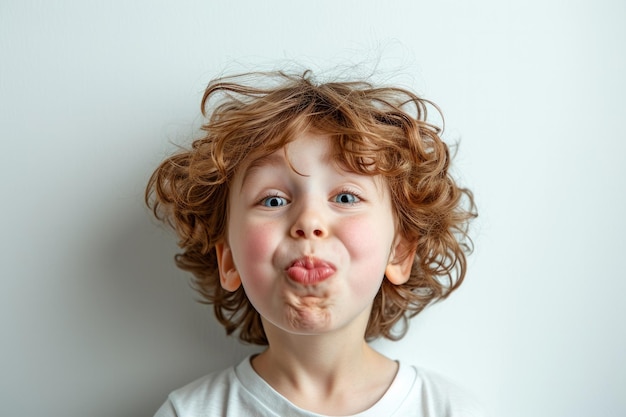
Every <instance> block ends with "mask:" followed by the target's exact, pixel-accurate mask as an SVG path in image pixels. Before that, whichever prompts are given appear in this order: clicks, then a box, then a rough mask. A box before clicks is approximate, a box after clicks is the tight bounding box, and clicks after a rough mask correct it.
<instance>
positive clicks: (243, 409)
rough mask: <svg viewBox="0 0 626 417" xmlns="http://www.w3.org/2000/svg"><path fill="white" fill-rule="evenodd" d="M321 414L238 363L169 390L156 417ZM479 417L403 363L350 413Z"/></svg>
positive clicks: (454, 393) (461, 397)
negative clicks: (372, 400)
mask: <svg viewBox="0 0 626 417" xmlns="http://www.w3.org/2000/svg"><path fill="white" fill-rule="evenodd" d="M209 416H210V417H215V416H229V417H230V416H234V417H240V416H241V417H244V416H245V417H270V416H271V417H323V416H322V415H321V414H316V413H311V412H309V411H306V410H303V409H301V408H299V407H297V406H295V405H294V404H292V403H291V402H289V400H287V399H286V398H285V397H283V396H282V395H281V394H279V393H278V392H277V391H275V390H274V389H273V388H272V387H271V386H270V385H269V384H268V383H267V382H265V380H263V378H261V377H260V376H259V375H258V374H257V373H256V372H255V371H254V369H253V368H252V365H251V363H250V358H246V359H245V360H244V361H242V362H241V363H240V364H239V365H237V366H236V367H231V368H228V369H226V370H224V371H221V372H216V373H212V374H209V375H207V376H205V377H202V378H200V379H198V380H196V381H194V382H192V383H190V384H189V385H186V386H184V387H182V388H180V389H178V390H176V391H174V392H172V393H171V394H170V395H169V397H168V399H167V401H166V402H165V404H163V405H162V406H161V408H160V409H159V410H158V411H157V413H156V414H155V416H154V417H209ZM387 416H393V417H404V416H407V417H408V416H411V417H483V416H484V413H483V412H482V409H481V408H480V406H479V405H478V404H477V403H476V402H475V401H474V399H473V398H472V397H471V396H468V394H467V393H466V392H464V391H463V390H462V389H460V388H459V387H457V386H456V385H454V384H452V383H451V382H450V381H448V380H446V379H445V378H442V377H441V376H438V375H436V374H433V373H430V372H428V373H427V372H424V371H423V370H421V369H418V368H416V367H414V366H406V365H403V364H402V363H401V364H400V367H399V369H398V373H397V375H396V377H395V379H394V380H393V382H392V383H391V386H390V387H389V389H388V390H387V392H386V393H385V395H384V396H383V397H382V398H381V399H380V400H379V401H378V402H377V403H376V404H374V405H373V406H372V407H370V408H369V409H367V410H365V411H363V412H361V413H358V414H355V415H354V417H387Z"/></svg>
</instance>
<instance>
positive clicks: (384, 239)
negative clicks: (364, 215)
mask: <svg viewBox="0 0 626 417" xmlns="http://www.w3.org/2000/svg"><path fill="white" fill-rule="evenodd" d="M393 227H394V226H393V222H374V221H372V219H358V218H356V219H346V220H345V221H343V222H342V224H341V233H342V238H341V240H342V241H343V242H344V244H345V246H346V248H347V249H348V251H349V252H350V255H351V257H352V258H353V259H359V260H361V259H369V260H371V261H372V262H384V264H385V265H383V268H384V266H386V261H387V258H388V257H389V251H390V248H391V243H392V240H393Z"/></svg>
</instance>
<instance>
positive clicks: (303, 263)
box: [287, 256, 336, 269]
mask: <svg viewBox="0 0 626 417" xmlns="http://www.w3.org/2000/svg"><path fill="white" fill-rule="evenodd" d="M294 266H295V267H300V268H306V269H316V268H332V269H336V268H335V266H334V265H333V264H332V263H331V262H328V261H326V260H324V259H320V258H316V257H315V256H303V257H301V258H298V259H295V260H294V261H293V262H291V263H290V264H289V266H288V267H287V268H291V267H294Z"/></svg>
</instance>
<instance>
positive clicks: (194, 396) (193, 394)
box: [155, 367, 238, 417]
mask: <svg viewBox="0 0 626 417" xmlns="http://www.w3.org/2000/svg"><path fill="white" fill-rule="evenodd" d="M236 379H237V378H236V375H235V371H234V368H233V367H230V368H227V369H225V370H222V371H218V372H214V373H211V374H208V375H205V376H203V377H202V378H199V379H197V380H195V381H193V382H191V383H189V384H187V385H185V386H184V387H182V388H179V389H177V390H175V391H173V392H172V393H170V395H169V396H168V398H167V401H166V402H165V404H163V406H161V408H160V409H159V411H157V413H156V414H155V417H185V416H205V415H206V416H213V415H222V413H223V410H224V409H225V408H226V407H227V404H228V402H229V398H231V397H232V395H233V391H235V392H236V391H237V388H238V386H237V384H236Z"/></svg>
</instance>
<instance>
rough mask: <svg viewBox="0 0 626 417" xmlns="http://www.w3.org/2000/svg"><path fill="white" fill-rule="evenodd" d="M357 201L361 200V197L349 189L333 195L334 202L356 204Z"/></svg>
mask: <svg viewBox="0 0 626 417" xmlns="http://www.w3.org/2000/svg"><path fill="white" fill-rule="evenodd" d="M359 201H361V199H359V197H358V196H357V195H356V194H354V193H351V192H349V191H343V192H341V193H339V194H337V195H336V196H335V203H339V204H356V203H358V202H359Z"/></svg>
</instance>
